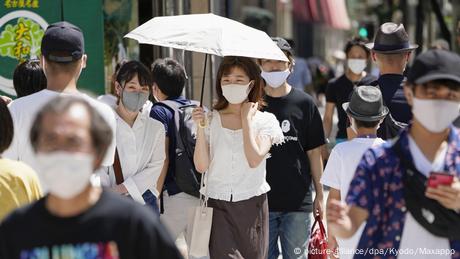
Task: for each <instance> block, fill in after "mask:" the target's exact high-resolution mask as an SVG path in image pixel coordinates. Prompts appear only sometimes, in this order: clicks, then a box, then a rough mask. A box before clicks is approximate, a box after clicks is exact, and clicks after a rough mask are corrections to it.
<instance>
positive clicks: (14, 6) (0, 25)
mask: <svg viewBox="0 0 460 259" xmlns="http://www.w3.org/2000/svg"><path fill="white" fill-rule="evenodd" d="M62 20H67V21H69V22H71V23H73V24H75V25H77V26H79V27H80V28H81V29H82V30H83V33H84V34H85V36H86V37H85V45H86V53H87V54H88V56H89V57H88V64H87V67H86V69H85V71H84V72H83V73H82V76H81V78H80V80H79V84H81V85H79V86H81V89H82V90H89V91H91V92H93V93H97V94H99V93H103V92H104V64H103V54H102V53H104V47H103V18H102V4H101V0H0V95H1V94H7V95H9V96H12V97H15V96H16V92H15V91H14V88H13V80H12V79H13V72H14V69H15V68H16V66H17V65H18V64H19V63H20V62H22V61H24V60H28V59H38V58H40V55H41V51H40V46H41V40H42V37H43V35H44V32H45V30H46V28H47V27H48V24H52V23H55V22H58V21H62ZM89 39H91V40H89Z"/></svg>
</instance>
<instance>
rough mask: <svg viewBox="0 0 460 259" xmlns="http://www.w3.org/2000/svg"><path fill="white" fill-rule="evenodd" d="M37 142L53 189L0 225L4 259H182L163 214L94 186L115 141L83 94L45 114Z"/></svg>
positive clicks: (35, 129)
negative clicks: (162, 220)
mask: <svg viewBox="0 0 460 259" xmlns="http://www.w3.org/2000/svg"><path fill="white" fill-rule="evenodd" d="M32 125H33V126H32V129H31V134H30V140H31V143H32V147H33V149H34V150H35V152H36V157H37V162H38V163H37V164H38V169H39V170H40V172H41V173H42V176H43V177H42V180H43V182H44V183H45V184H46V186H47V187H48V190H49V194H48V195H47V196H45V197H44V198H42V199H40V200H39V201H37V202H35V203H32V204H31V205H29V206H26V207H24V208H21V209H18V210H16V211H14V212H13V213H12V214H11V215H9V216H8V217H7V218H6V219H5V220H4V221H3V223H2V224H1V225H0V258H5V259H6V258H8V259H16V258H21V259H29V258H30V259H32V258H43V259H51V258H86V259H96V258H112V259H116V258H122V259H125V258H126V259H128V258H133V259H134V258H139V259H144V258H182V257H181V255H180V253H179V252H178V250H177V248H176V247H175V244H174V242H173V241H172V239H171V238H170V237H169V236H168V235H167V234H166V230H165V229H164V228H163V227H162V226H161V225H160V224H159V220H158V218H157V216H156V215H155V214H154V213H153V212H152V211H150V210H149V209H147V208H145V207H142V206H141V205H138V204H136V203H135V202H133V201H130V200H128V199H127V198H123V197H120V196H118V195H116V194H113V193H109V192H107V191H103V190H101V188H99V187H95V186H93V185H92V184H91V183H90V178H91V175H92V174H93V172H94V170H95V169H96V168H98V167H99V166H100V165H101V161H102V158H103V157H104V154H105V153H106V151H107V148H108V146H109V144H110V142H111V139H112V134H113V133H112V131H111V129H110V127H109V126H108V124H107V123H106V122H105V120H104V119H103V118H102V117H101V116H100V115H99V114H98V113H97V112H96V111H95V109H94V108H92V106H90V105H89V104H88V103H87V102H86V101H85V100H83V99H81V98H79V97H70V96H65V97H57V98H56V99H54V100H52V101H50V102H49V103H48V104H47V105H45V106H44V108H43V109H42V110H41V111H40V112H39V113H38V115H37V117H36V119H35V122H34V123H33V124H32Z"/></svg>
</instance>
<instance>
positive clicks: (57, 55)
mask: <svg viewBox="0 0 460 259" xmlns="http://www.w3.org/2000/svg"><path fill="white" fill-rule="evenodd" d="M41 51H42V54H43V55H44V56H45V57H46V58H47V59H48V60H51V61H54V62H59V63H68V62H72V61H75V60H79V59H81V57H82V56H83V54H85V40H84V38H83V33H82V31H81V30H80V28H78V27H77V26H75V25H73V24H71V23H69V22H65V21H64V22H57V23H53V24H50V25H49V26H48V28H46V31H45V35H44V36H43V39H42V45H41Z"/></svg>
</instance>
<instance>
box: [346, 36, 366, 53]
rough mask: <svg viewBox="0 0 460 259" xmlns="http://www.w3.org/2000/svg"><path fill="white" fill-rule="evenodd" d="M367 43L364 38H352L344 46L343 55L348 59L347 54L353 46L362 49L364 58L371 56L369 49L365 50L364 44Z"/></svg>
mask: <svg viewBox="0 0 460 259" xmlns="http://www.w3.org/2000/svg"><path fill="white" fill-rule="evenodd" d="M368 42H369V41H368V40H367V39H366V38H362V37H354V38H352V39H351V40H349V41H348V42H347V44H346V45H345V49H344V51H345V55H346V56H347V57H348V52H350V50H351V48H353V47H354V46H358V47H361V48H363V50H364V51H366V56H367V57H369V56H370V55H371V52H370V50H369V49H367V48H366V43H368Z"/></svg>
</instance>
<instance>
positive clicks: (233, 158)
mask: <svg viewBox="0 0 460 259" xmlns="http://www.w3.org/2000/svg"><path fill="white" fill-rule="evenodd" d="M253 123H254V125H253V129H254V130H255V135H256V136H259V137H262V138H263V137H268V138H270V139H271V141H272V145H273V144H275V145H279V144H282V143H283V142H284V136H283V132H282V131H281V128H280V124H279V122H278V120H277V119H276V117H275V116H274V115H273V114H271V113H268V112H260V111H258V112H257V113H256V114H255V116H254V119H253ZM206 133H207V134H206V135H207V139H208V143H209V145H210V160H211V162H210V165H209V168H208V171H207V174H206V175H207V176H206V177H207V178H208V179H207V188H203V189H202V190H201V192H202V193H203V194H205V193H204V192H205V191H206V192H207V195H208V196H209V197H210V198H213V199H217V200H224V201H233V202H237V201H242V200H247V199H250V198H252V197H255V196H259V195H261V194H264V193H266V192H268V191H269V190H270V186H269V185H268V183H267V182H266V180H265V175H266V171H265V165H266V159H267V158H268V157H269V156H268V155H267V156H266V158H265V159H264V160H263V161H262V162H261V163H260V164H259V166H257V167H256V168H250V167H249V163H248V161H247V159H246V156H245V154H244V145H243V130H242V129H239V130H230V129H227V128H223V127H222V122H221V119H220V115H219V112H217V111H213V113H212V116H211V121H210V125H209V127H208V130H207V132H206Z"/></svg>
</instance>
